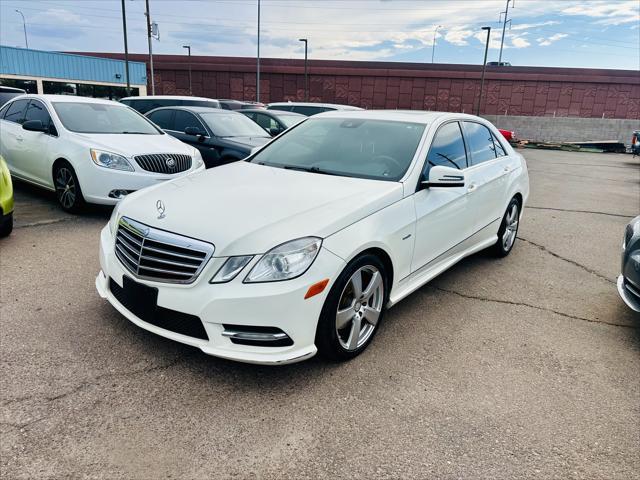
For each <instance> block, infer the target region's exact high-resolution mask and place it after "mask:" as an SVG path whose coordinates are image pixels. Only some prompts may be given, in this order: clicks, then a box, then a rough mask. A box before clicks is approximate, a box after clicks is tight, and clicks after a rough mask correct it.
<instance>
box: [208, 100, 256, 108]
mask: <svg viewBox="0 0 640 480" xmlns="http://www.w3.org/2000/svg"><path fill="white" fill-rule="evenodd" d="M218 102H220V108H223V109H224V110H244V109H247V108H251V109H254V108H264V103H260V102H241V101H240V100H229V99H223V100H218Z"/></svg>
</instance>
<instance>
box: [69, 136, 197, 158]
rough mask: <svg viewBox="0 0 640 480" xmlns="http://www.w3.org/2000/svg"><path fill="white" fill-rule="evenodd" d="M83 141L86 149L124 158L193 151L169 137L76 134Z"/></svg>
mask: <svg viewBox="0 0 640 480" xmlns="http://www.w3.org/2000/svg"><path fill="white" fill-rule="evenodd" d="M76 135H78V136H80V137H81V138H83V139H84V140H85V143H86V145H87V147H89V148H97V149H99V150H106V151H108V152H111V153H118V154H120V155H124V156H125V157H133V156H134V155H144V154H150V153H184V154H187V155H192V154H193V149H192V148H191V147H189V146H188V145H187V144H186V143H182V142H181V141H180V140H177V139H175V138H173V137H172V136H171V135H167V134H164V135H127V134H108V135H97V134H91V135H85V134H76Z"/></svg>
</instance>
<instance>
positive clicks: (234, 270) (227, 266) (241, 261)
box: [209, 255, 253, 283]
mask: <svg viewBox="0 0 640 480" xmlns="http://www.w3.org/2000/svg"><path fill="white" fill-rule="evenodd" d="M252 258H253V255H247V256H244V257H229V258H227V261H226V262H224V264H223V265H222V267H220V270H218V271H217V273H216V274H215V275H214V276H213V278H212V279H211V280H209V283H225V282H230V281H231V280H233V279H234V278H236V275H238V274H239V273H240V272H241V271H242V269H243V268H244V267H246V266H247V263H249V262H250V261H251V259H252Z"/></svg>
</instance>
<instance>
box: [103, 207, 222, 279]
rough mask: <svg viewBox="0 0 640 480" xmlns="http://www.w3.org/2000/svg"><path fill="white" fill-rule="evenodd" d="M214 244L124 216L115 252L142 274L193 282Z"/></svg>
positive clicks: (136, 272)
mask: <svg viewBox="0 0 640 480" xmlns="http://www.w3.org/2000/svg"><path fill="white" fill-rule="evenodd" d="M213 251H214V246H213V245H212V244H210V243H207V242H202V241H200V240H195V239H193V238H189V237H183V236H182V235H176V234H175V233H169V232H165V231H163V230H157V229H155V228H152V227H149V226H147V225H144V224H143V223H140V222H136V221H135V220H131V219H130V218H127V217H122V218H121V219H120V221H119V222H118V230H117V232H116V244H115V252H116V256H117V257H118V260H120V263H122V265H124V267H125V268H126V269H127V270H129V271H130V272H131V273H132V274H134V275H135V276H136V277H138V278H142V279H147V280H153V281H156V282H168V283H191V282H193V281H194V280H195V279H196V278H197V277H198V275H199V274H200V272H201V271H202V269H203V268H204V266H205V265H206V263H207V261H209V258H211V256H212V255H213Z"/></svg>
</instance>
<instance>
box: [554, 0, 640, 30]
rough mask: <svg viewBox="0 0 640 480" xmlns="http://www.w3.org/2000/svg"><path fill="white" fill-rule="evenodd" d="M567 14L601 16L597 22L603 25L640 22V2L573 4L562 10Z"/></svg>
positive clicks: (633, 0) (631, 0)
mask: <svg viewBox="0 0 640 480" xmlns="http://www.w3.org/2000/svg"><path fill="white" fill-rule="evenodd" d="M562 13H563V14H565V15H580V16H585V17H591V18H600V19H601V20H598V21H597V22H595V23H598V24H601V25H621V24H623V23H631V22H636V23H637V22H640V4H639V3H638V1H637V0H628V1H624V2H611V1H598V2H589V3H585V4H582V5H580V4H578V5H573V6H571V7H568V8H565V9H563V10H562Z"/></svg>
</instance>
